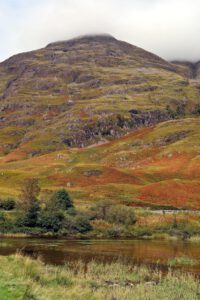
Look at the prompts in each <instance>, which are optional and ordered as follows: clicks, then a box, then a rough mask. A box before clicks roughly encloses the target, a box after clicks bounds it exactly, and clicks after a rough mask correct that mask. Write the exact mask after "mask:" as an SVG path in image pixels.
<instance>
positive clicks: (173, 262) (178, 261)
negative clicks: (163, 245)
mask: <svg viewBox="0 0 200 300" xmlns="http://www.w3.org/2000/svg"><path fill="white" fill-rule="evenodd" d="M198 263H199V262H198V260H196V259H194V258H191V257H188V256H179V257H174V258H172V259H170V260H169V261H168V265H169V266H170V267H174V266H177V265H178V266H195V265H197V264H198Z"/></svg>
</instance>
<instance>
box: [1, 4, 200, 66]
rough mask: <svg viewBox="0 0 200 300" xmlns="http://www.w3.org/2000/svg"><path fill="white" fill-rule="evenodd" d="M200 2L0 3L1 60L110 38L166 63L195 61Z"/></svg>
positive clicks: (198, 56)
mask: <svg viewBox="0 0 200 300" xmlns="http://www.w3.org/2000/svg"><path fill="white" fill-rule="evenodd" d="M199 18H200V0H0V38H1V47H0V61H2V60H4V59H6V58H7V57H9V56H11V55H13V54H16V53H19V52H24V51H28V50H33V49H37V48H41V47H44V46H45V45H46V44H48V43H50V42H54V41H57V40H66V39H69V38H72V37H75V36H79V35H83V34H88V33H109V34H111V35H113V36H115V37H116V38H118V39H121V40H125V41H127V42H130V43H132V44H134V45H137V46H140V47H143V48H144V49H146V50H149V51H152V52H154V53H156V54H158V55H160V56H162V57H164V58H166V59H169V60H171V59H185V60H192V61H196V60H200V38H199V33H200V20H199Z"/></svg>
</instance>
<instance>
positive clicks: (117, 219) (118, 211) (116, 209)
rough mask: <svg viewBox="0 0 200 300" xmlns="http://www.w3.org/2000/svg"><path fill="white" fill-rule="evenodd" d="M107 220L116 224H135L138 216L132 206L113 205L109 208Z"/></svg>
mask: <svg viewBox="0 0 200 300" xmlns="http://www.w3.org/2000/svg"><path fill="white" fill-rule="evenodd" d="M107 220H108V221H109V222H111V223H114V224H122V225H126V226H128V225H134V224H135V223H136V216H135V212H134V209H133V208H132V207H128V206H124V205H115V206H114V205H113V206H111V207H110V208H109V211H108V214H107Z"/></svg>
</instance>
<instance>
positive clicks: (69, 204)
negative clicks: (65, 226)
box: [51, 189, 74, 210]
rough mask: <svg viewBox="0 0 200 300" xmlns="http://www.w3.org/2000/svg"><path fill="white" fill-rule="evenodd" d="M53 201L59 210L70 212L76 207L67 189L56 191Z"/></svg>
mask: <svg viewBox="0 0 200 300" xmlns="http://www.w3.org/2000/svg"><path fill="white" fill-rule="evenodd" d="M51 201H52V202H53V204H54V205H55V206H57V208H58V209H59V208H60V209H63V210H68V209H71V208H73V207H74V204H73V201H72V199H71V197H70V195H69V193H68V192H67V191H66V190H65V189H61V190H58V191H56V192H55V193H54V194H53V196H52V199H51Z"/></svg>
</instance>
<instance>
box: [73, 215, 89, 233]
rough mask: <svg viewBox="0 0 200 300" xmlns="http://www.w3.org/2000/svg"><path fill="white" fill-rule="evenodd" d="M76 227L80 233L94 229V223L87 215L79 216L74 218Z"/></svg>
mask: <svg viewBox="0 0 200 300" xmlns="http://www.w3.org/2000/svg"><path fill="white" fill-rule="evenodd" d="M74 221H75V222H74V229H75V230H76V231H78V232H80V233H85V232H88V231H90V230H92V225H91V224H90V221H89V219H88V218H87V217H86V216H77V217H75V218H74Z"/></svg>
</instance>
